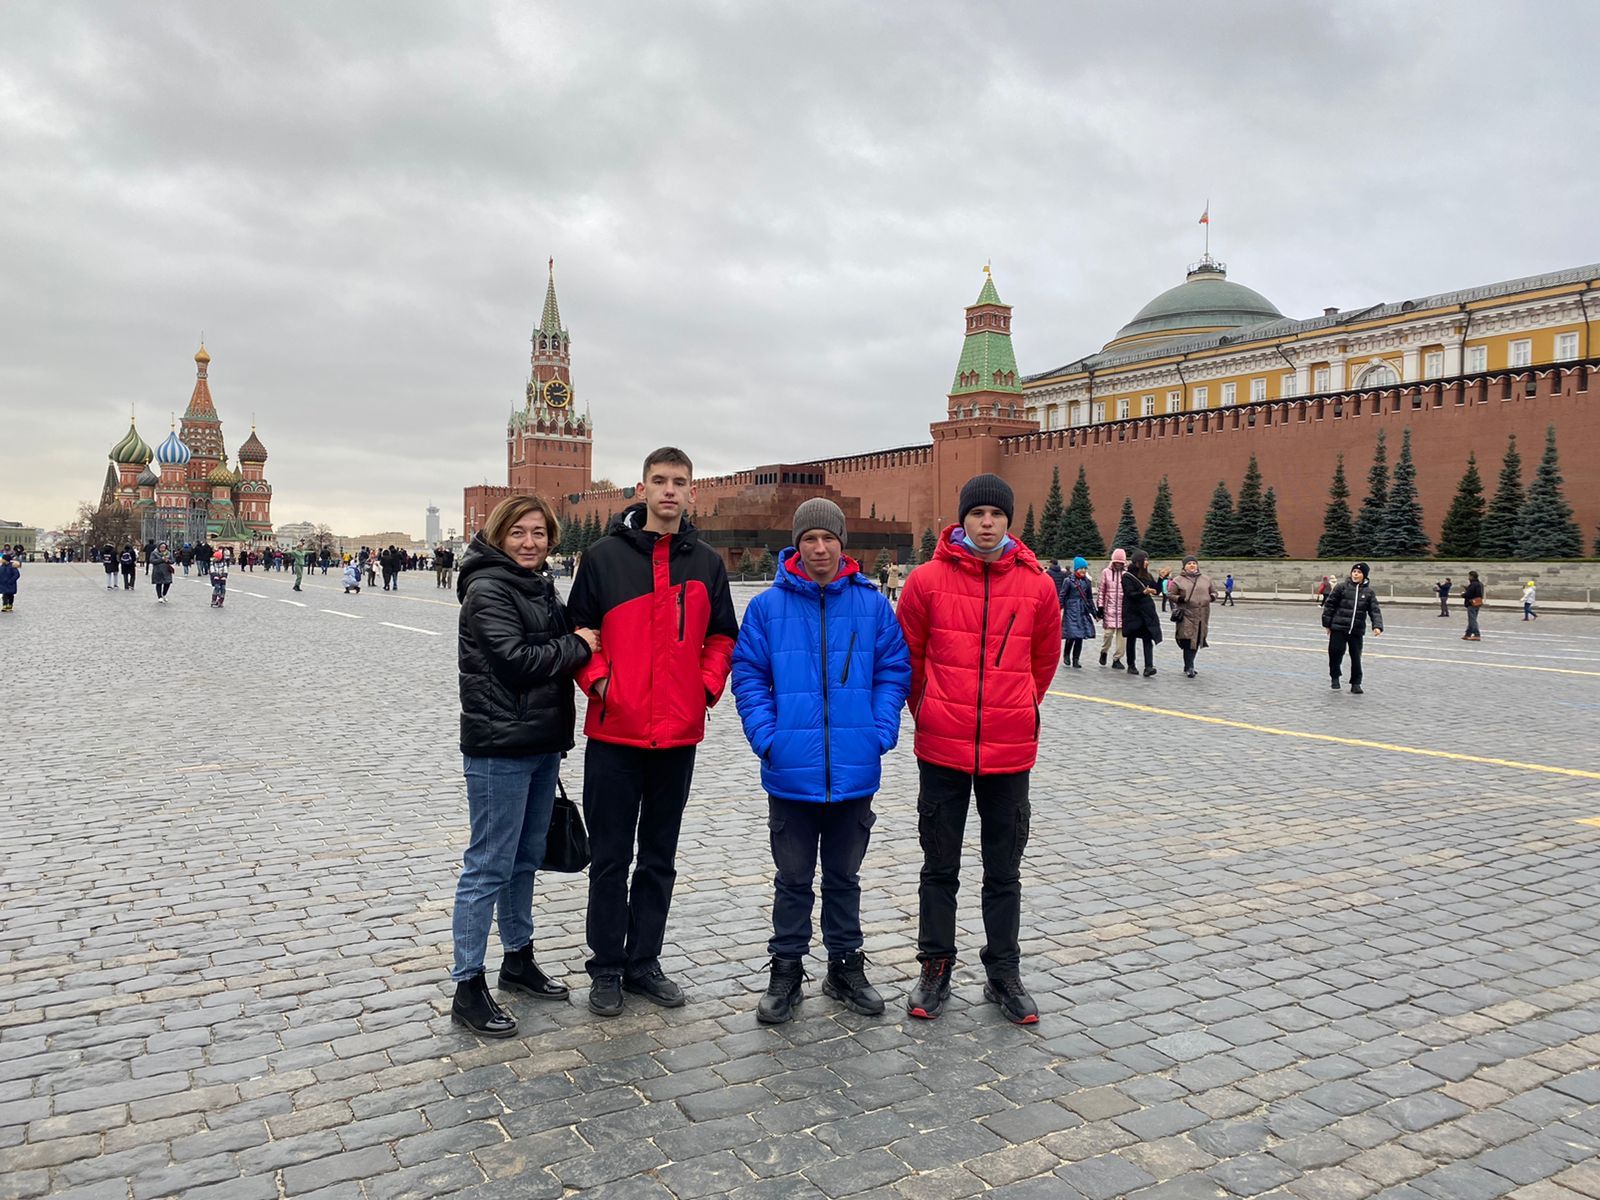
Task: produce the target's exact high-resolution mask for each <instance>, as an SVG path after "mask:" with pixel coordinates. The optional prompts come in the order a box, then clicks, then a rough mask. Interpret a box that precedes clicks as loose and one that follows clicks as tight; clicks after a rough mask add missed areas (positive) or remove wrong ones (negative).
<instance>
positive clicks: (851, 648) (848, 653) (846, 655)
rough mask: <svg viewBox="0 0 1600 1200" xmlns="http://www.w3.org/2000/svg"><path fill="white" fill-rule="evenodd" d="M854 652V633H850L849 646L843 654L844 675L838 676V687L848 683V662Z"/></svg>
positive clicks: (852, 631) (853, 631)
mask: <svg viewBox="0 0 1600 1200" xmlns="http://www.w3.org/2000/svg"><path fill="white" fill-rule="evenodd" d="M855 652H856V631H855V630H853V629H852V630H851V631H850V645H849V646H848V647H847V648H846V649H845V652H844V673H843V674H841V675H840V676H839V686H840V687H843V686H844V685H845V684H847V683H849V682H850V660H851V658H852V657H854V655H855Z"/></svg>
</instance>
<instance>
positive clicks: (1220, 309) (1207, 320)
mask: <svg viewBox="0 0 1600 1200" xmlns="http://www.w3.org/2000/svg"><path fill="white" fill-rule="evenodd" d="M1282 318H1283V314H1282V313H1281V312H1279V311H1278V309H1277V306H1276V305H1274V304H1273V303H1272V301H1270V300H1268V299H1267V298H1266V297H1265V296H1263V295H1262V294H1261V293H1260V292H1258V291H1255V290H1254V289H1252V288H1247V287H1245V286H1244V285H1243V284H1242V283H1231V282H1229V280H1228V269H1227V265H1226V264H1224V263H1220V262H1218V261H1216V259H1214V258H1212V257H1211V256H1210V255H1209V254H1208V255H1206V256H1205V257H1204V258H1202V259H1201V260H1200V261H1199V262H1197V263H1195V264H1194V265H1193V266H1192V267H1190V268H1189V273H1188V277H1187V278H1186V279H1185V280H1184V281H1183V282H1182V283H1180V284H1179V285H1178V286H1177V287H1174V288H1168V289H1167V290H1166V291H1164V292H1162V293H1161V295H1159V296H1157V297H1156V298H1155V299H1154V300H1152V301H1150V303H1149V304H1146V305H1145V306H1144V307H1143V308H1141V309H1140V310H1139V311H1138V313H1137V314H1136V315H1135V316H1134V318H1133V320H1131V321H1129V322H1128V323H1127V324H1126V325H1124V326H1123V327H1122V328H1121V329H1119V330H1118V331H1117V336H1116V337H1114V338H1112V339H1111V340H1110V341H1109V342H1107V343H1106V346H1105V348H1106V349H1107V350H1112V349H1118V348H1121V347H1123V346H1130V345H1133V344H1135V343H1140V342H1153V341H1166V340H1168V339H1169V338H1177V337H1187V336H1189V335H1191V334H1197V333H1221V332H1223V331H1224V330H1228V329H1243V328H1245V327H1246V326H1249V325H1260V324H1262V323H1263V322H1265V321H1277V320H1281V319H1282Z"/></svg>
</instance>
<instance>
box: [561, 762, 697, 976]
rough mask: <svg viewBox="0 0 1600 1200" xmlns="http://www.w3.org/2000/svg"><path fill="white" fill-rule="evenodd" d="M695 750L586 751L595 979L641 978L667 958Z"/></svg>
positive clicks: (585, 792)
mask: <svg viewBox="0 0 1600 1200" xmlns="http://www.w3.org/2000/svg"><path fill="white" fill-rule="evenodd" d="M694 751H695V748H694V747H693V746H678V747H674V748H673V749H670V750H642V749H639V748H637V747H634V746H615V745H612V744H611V743H609V742H599V741H595V740H594V739H593V738H590V739H589V741H588V743H587V745H586V747H585V749H584V753H583V819H584V822H585V823H586V824H587V825H588V826H589V854H590V856H591V860H592V861H591V862H590V863H589V920H588V939H589V950H590V958H589V961H588V963H587V964H585V965H586V967H587V969H588V971H589V974H590V976H596V975H626V976H629V977H637V976H640V975H643V974H644V973H645V972H646V971H648V970H649V969H650V968H651V967H654V966H656V965H657V963H658V962H659V960H660V958H661V944H662V942H663V940H665V938H666V933H667V910H668V909H669V908H670V907H671V906H672V886H673V884H674V883H675V882H677V878H678V870H677V864H676V859H677V854H678V831H679V829H680V828H681V827H682V825H683V810H684V806H685V805H686V804H687V803H688V801H689V783H690V781H691V780H692V779H693V778H694ZM635 837H637V839H638V861H637V862H635V860H634V844H635ZM630 867H632V869H633V877H632V880H631V883H630V880H629V877H628V871H629V868H630Z"/></svg>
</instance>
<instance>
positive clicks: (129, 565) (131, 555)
mask: <svg viewBox="0 0 1600 1200" xmlns="http://www.w3.org/2000/svg"><path fill="white" fill-rule="evenodd" d="M117 562H118V564H119V565H120V566H121V567H122V590H123V591H125V592H131V591H133V577H134V575H135V574H137V573H138V570H139V555H138V552H137V551H135V550H134V548H133V544H132V543H131V542H128V543H125V544H124V545H123V547H122V553H121V554H119V555H117Z"/></svg>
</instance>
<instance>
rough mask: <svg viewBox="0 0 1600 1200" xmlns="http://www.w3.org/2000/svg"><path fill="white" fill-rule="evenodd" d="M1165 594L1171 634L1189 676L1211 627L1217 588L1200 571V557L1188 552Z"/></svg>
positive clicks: (1191, 674) (1193, 673) (1192, 671)
mask: <svg viewBox="0 0 1600 1200" xmlns="http://www.w3.org/2000/svg"><path fill="white" fill-rule="evenodd" d="M1167 596H1168V598H1169V599H1170V600H1171V601H1172V619H1173V620H1174V621H1176V622H1177V625H1176V626H1175V628H1174V629H1173V638H1174V640H1175V641H1176V642H1177V643H1178V648H1179V649H1180V650H1182V651H1183V673H1184V675H1185V676H1186V677H1188V678H1190V679H1193V678H1194V677H1195V675H1196V674H1198V672H1197V671H1196V670H1195V665H1194V664H1195V659H1196V657H1197V656H1198V655H1199V653H1200V651H1202V650H1204V649H1205V648H1206V645H1207V643H1206V634H1208V633H1209V632H1210V631H1211V602H1212V601H1213V600H1215V599H1216V598H1217V589H1216V588H1215V587H1214V586H1212V583H1211V580H1210V578H1209V577H1208V576H1206V575H1204V574H1202V573H1201V571H1200V560H1199V559H1198V558H1196V557H1195V556H1194V555H1192V554H1191V555H1189V556H1188V557H1187V558H1185V559H1184V560H1183V570H1182V571H1180V572H1179V573H1178V577H1177V578H1176V579H1173V580H1170V581H1169V582H1168V584H1167Z"/></svg>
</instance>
